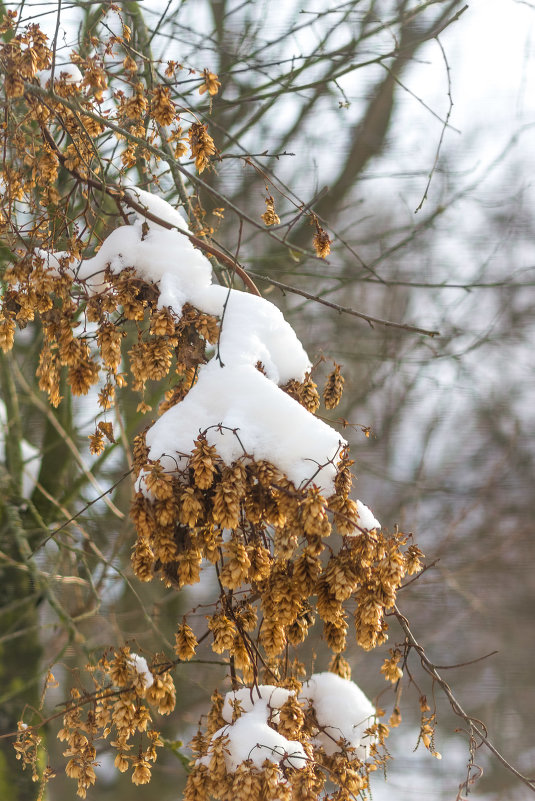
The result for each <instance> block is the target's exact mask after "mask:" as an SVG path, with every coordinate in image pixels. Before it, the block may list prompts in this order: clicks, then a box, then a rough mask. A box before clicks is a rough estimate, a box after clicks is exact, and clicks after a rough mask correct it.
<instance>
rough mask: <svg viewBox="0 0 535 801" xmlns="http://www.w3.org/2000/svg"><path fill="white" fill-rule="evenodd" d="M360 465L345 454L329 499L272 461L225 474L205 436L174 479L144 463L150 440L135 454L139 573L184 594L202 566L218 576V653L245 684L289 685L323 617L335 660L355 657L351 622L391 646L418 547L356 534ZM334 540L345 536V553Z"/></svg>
mask: <svg viewBox="0 0 535 801" xmlns="http://www.w3.org/2000/svg"><path fill="white" fill-rule="evenodd" d="M351 464H352V461H351V460H350V458H349V455H348V452H347V450H344V451H343V452H342V453H341V455H340V460H339V463H338V471H337V475H336V479H335V492H334V494H333V495H332V496H331V497H330V498H328V499H326V498H324V497H323V496H322V495H321V493H320V492H319V490H318V489H317V488H316V487H315V486H314V485H312V486H309V487H305V488H302V489H298V488H296V487H295V486H294V485H293V484H292V482H291V481H289V480H288V478H287V477H286V476H285V475H284V474H282V473H281V472H280V471H279V470H278V469H277V468H276V467H275V466H274V465H272V464H269V463H267V462H265V461H264V462H255V461H252V460H250V459H248V458H246V457H244V458H243V459H242V460H239V461H237V462H235V463H234V464H232V465H226V464H224V463H223V462H222V460H221V459H220V458H219V457H218V454H217V452H216V449H215V447H214V446H213V445H210V444H209V442H208V440H207V438H206V436H205V435H204V434H201V435H200V436H199V437H198V439H197V441H196V443H195V447H194V448H193V450H192V453H191V456H190V458H189V461H188V463H187V465H186V466H185V467H184V468H183V469H181V470H176V471H174V472H172V473H170V472H166V471H165V470H164V469H163V468H162V466H161V465H160V464H159V463H158V462H150V461H147V450H146V447H144V445H143V441H142V438H141V437H140V439H139V440H138V441H137V443H136V451H135V467H136V470H137V472H138V475H140V476H141V489H140V490H139V491H138V493H137V495H136V497H135V499H134V503H133V506H132V517H133V520H134V522H135V525H136V529H137V532H138V539H137V543H136V545H135V547H134V550H133V554H132V564H133V568H134V571H135V573H136V575H137V576H138V578H139V579H140V580H141V581H150V580H152V578H153V577H154V576H159V578H160V579H161V580H162V581H163V582H164V583H165V584H166V586H168V587H176V588H178V589H180V588H181V587H183V586H185V585H188V584H194V583H196V582H198V581H199V578H200V573H201V570H202V567H203V564H208V563H211V564H213V565H215V567H216V571H217V577H218V582H219V587H220V594H219V599H218V601H217V603H216V605H215V608H214V612H213V614H211V615H209V616H208V629H209V630H210V632H211V633H212V649H213V650H214V651H215V652H216V653H218V654H224V655H225V656H227V657H228V658H229V660H230V661H231V663H232V664H233V668H234V669H235V670H236V671H238V672H239V673H241V675H242V678H243V681H245V682H246V683H247V682H250V681H251V680H256V678H257V677H258V674H259V671H260V670H261V668H262V665H266V664H267V665H269V669H270V670H271V671H273V674H274V675H276V676H282V675H283V674H282V673H281V665H282V664H283V663H284V662H285V660H286V656H284V655H285V654H286V653H287V649H288V648H289V647H291V646H293V647H295V646H297V645H299V644H300V643H301V642H303V640H304V639H305V638H306V636H307V634H308V630H309V628H310V627H311V626H312V625H313V624H314V620H315V617H316V615H317V616H318V617H319V618H320V620H321V621H322V623H323V639H324V640H325V642H326V644H327V646H328V647H329V648H330V649H331V651H332V652H333V655H335V656H336V655H340V654H342V652H343V651H344V650H345V648H346V643H347V635H348V629H349V624H350V621H351V619H352V620H353V628H354V636H356V640H357V642H358V643H359V644H360V645H361V646H362V647H363V648H365V649H366V650H368V649H370V648H373V647H375V646H376V645H378V644H381V643H382V642H384V641H385V640H386V638H387V629H388V625H387V623H386V621H385V617H384V614H385V611H387V610H389V609H391V608H392V607H393V605H394V603H395V598H396V591H397V589H398V588H399V586H400V584H401V582H402V580H403V577H404V576H405V575H406V574H407V573H408V572H409V570H412V569H413V568H414V555H415V551H414V546H412V549H409V551H408V553H406V552H404V549H403V546H404V545H405V544H406V538H405V537H404V536H403V535H401V534H396V535H394V536H387V535H385V534H384V533H382V532H381V531H379V530H375V531H371V532H370V531H367V530H365V529H362V528H360V527H359V518H358V513H357V505H356V504H355V502H354V501H353V500H352V499H351V498H349V492H350V489H351V480H352V476H351V472H350V466H351ZM333 532H336V533H338V534H341V535H342V540H341V541H340V540H338V541H337V544H335V543H334V542H333V543H331V541H330V538H331V534H332V533H333ZM244 610H247V620H245V612H244ZM257 618H258V621H259V623H260V625H259V626H258V627H257V622H256V621H257ZM189 631H190V630H189V627H183V628H181V629H180V630H179V634H177V649H179V650H177V653H178V654H179V656H181V657H182V658H191V656H192V655H193V651H194V648H195V642H194V637H192V636H191V634H192V632H191V634H190V633H188V632H189ZM186 655H187V656H186ZM338 672H340V674H341V675H345V674H346V673H347V668H346V665H345V664H343V663H339V671H338ZM287 675H288V674H286V677H287Z"/></svg>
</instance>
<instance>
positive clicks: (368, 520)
mask: <svg viewBox="0 0 535 801" xmlns="http://www.w3.org/2000/svg"><path fill="white" fill-rule="evenodd" d="M357 515H358V524H359V526H360V528H365V529H366V531H373V530H374V529H376V528H377V529H379V528H381V524H380V523H379V521H378V520H377V519H376V518H375V517H374V516H373V512H372V510H371V509H368V507H367V506H366V504H364V503H362V501H357ZM357 534H358V532H357Z"/></svg>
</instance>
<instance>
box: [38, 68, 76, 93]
mask: <svg viewBox="0 0 535 801" xmlns="http://www.w3.org/2000/svg"><path fill="white" fill-rule="evenodd" d="M51 75H52V70H40V71H39V72H38V73H37V77H38V78H39V83H40V84H41V86H42V87H43V89H45V88H46V85H47V83H48V82H49V80H50V76H51ZM60 78H64V79H65V83H80V82H81V81H83V79H84V76H83V75H82V73H81V72H80V70H79V69H78V67H77V66H76V64H56V66H55V68H54V82H56V81H58V80H59V79H60Z"/></svg>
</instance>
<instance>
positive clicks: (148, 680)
mask: <svg viewBox="0 0 535 801" xmlns="http://www.w3.org/2000/svg"><path fill="white" fill-rule="evenodd" d="M128 661H129V662H130V664H131V665H133V667H134V669H135V670H136V672H137V673H139V675H140V676H143V684H144V687H145V689H146V690H148V689H149V687H152V685H153V684H154V676H153V675H152V673H151V672H150V670H149V666H148V665H147V660H146V659H145V657H144V656H140V655H139V654H130V656H129V657H128Z"/></svg>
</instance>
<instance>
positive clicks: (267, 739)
mask: <svg viewBox="0 0 535 801" xmlns="http://www.w3.org/2000/svg"><path fill="white" fill-rule="evenodd" d="M269 716H270V709H269V706H268V703H267V701H264V700H263V699H259V700H257V701H256V702H255V704H254V706H253V708H252V709H251V710H250V711H249V712H246V713H245V714H244V715H242V716H241V717H240V718H238V720H237V721H236V722H235V723H233V724H232V725H227V726H223V728H221V729H219V730H218V731H216V732H215V734H213V735H212V741H214V740H216V739H217V738H218V737H221V736H223V735H224V736H226V737H228V738H229V742H228V753H226V754H225V764H226V767H227V771H228V772H229V773H234V771H235V770H236V768H237V767H238V765H239V764H240V763H241V762H245V761H246V760H247V759H250V760H251V761H252V763H253V765H254V766H255V767H256V768H258V769H259V770H260V768H261V767H262V765H263V763H264V761H265V760H266V759H269V761H270V762H276V763H281V762H282V763H283V764H284V765H289V766H291V767H293V768H303V767H305V764H306V760H307V755H306V754H305V751H304V748H303V746H302V745H301V743H300V742H298V741H297V740H288V739H286V737H283V735H282V734H279V733H278V732H277V731H275V729H272V728H271V726H269V725H268V719H269ZM205 760H206V762H205V764H209V761H210V758H209V757H204V758H203V760H202V761H205Z"/></svg>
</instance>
